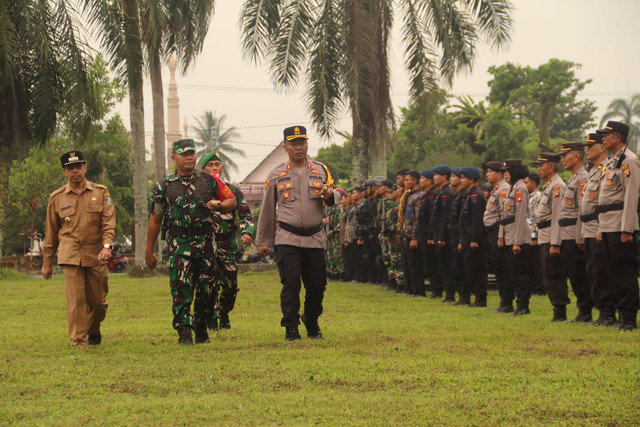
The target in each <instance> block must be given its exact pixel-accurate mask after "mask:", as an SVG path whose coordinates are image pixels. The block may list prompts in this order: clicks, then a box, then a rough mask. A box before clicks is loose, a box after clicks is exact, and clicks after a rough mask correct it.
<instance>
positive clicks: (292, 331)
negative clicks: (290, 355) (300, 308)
mask: <svg viewBox="0 0 640 427" xmlns="http://www.w3.org/2000/svg"><path fill="white" fill-rule="evenodd" d="M285 331H286V332H285V335H284V340H285V341H296V340H299V339H301V338H302V337H301V336H300V333H299V332H298V325H293V326H286V327H285Z"/></svg>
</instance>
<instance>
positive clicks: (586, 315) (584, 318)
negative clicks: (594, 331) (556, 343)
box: [569, 307, 593, 323]
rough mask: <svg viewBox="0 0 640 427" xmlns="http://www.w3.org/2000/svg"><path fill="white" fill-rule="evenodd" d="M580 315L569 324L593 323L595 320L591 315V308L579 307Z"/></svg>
mask: <svg viewBox="0 0 640 427" xmlns="http://www.w3.org/2000/svg"><path fill="white" fill-rule="evenodd" d="M578 310H579V311H578V315H577V316H576V317H575V318H574V319H571V320H569V323H578V322H582V323H584V322H591V321H592V320H593V316H592V315H591V307H579V308H578Z"/></svg>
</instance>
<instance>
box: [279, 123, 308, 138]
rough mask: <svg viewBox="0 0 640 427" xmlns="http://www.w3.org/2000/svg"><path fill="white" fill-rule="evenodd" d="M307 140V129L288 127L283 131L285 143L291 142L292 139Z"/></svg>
mask: <svg viewBox="0 0 640 427" xmlns="http://www.w3.org/2000/svg"><path fill="white" fill-rule="evenodd" d="M299 138H302V139H307V138H308V137H307V128H306V127H304V126H299V125H298V126H290V127H288V128H286V129H285V130H284V139H285V141H293V140H294V139H299Z"/></svg>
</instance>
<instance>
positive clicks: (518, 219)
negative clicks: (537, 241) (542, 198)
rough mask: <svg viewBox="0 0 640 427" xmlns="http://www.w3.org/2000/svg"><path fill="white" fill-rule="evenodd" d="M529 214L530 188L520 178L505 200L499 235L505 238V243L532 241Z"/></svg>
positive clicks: (513, 243) (523, 243)
mask: <svg viewBox="0 0 640 427" xmlns="http://www.w3.org/2000/svg"><path fill="white" fill-rule="evenodd" d="M528 214H529V190H528V189H527V186H526V184H525V183H524V180H523V179H520V180H518V182H516V183H515V185H514V186H513V187H511V190H509V194H507V198H506V199H505V201H504V210H503V211H502V221H503V222H504V223H503V224H502V225H500V231H499V232H498V237H502V238H504V244H505V245H507V246H511V245H519V246H522V245H528V244H529V243H531V228H529V224H528V223H527V216H528Z"/></svg>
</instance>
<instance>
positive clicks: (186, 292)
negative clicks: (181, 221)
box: [169, 255, 218, 329]
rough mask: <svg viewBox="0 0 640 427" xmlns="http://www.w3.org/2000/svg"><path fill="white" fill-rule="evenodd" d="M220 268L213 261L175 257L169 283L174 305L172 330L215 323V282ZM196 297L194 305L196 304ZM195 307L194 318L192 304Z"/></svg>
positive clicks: (173, 257) (171, 264)
mask: <svg viewBox="0 0 640 427" xmlns="http://www.w3.org/2000/svg"><path fill="white" fill-rule="evenodd" d="M217 271H218V269H217V267H216V264H215V263H214V262H212V260H211V259H210V258H191V257H184V256H179V255H177V256H176V255H174V256H172V257H171V259H170V260H169V283H170V286H171V296H172V297H173V302H172V306H171V311H172V312H173V327H174V329H177V328H178V327H180V326H185V325H186V326H191V327H193V326H194V325H197V324H201V323H205V324H206V323H208V322H209V321H210V320H211V319H213V318H214V317H215V316H214V314H215V313H214V311H213V305H214V301H215V300H216V289H215V287H214V281H215V278H216V276H217ZM194 293H195V302H194ZM192 303H193V314H191V304H192Z"/></svg>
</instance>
